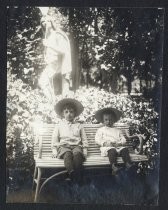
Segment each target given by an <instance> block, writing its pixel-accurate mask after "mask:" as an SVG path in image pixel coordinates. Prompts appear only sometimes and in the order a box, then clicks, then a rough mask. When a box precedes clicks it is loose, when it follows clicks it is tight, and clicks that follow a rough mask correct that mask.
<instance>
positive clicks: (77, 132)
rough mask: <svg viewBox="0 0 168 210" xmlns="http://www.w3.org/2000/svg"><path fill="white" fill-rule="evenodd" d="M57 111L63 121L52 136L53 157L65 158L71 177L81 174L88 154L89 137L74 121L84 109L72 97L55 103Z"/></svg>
mask: <svg viewBox="0 0 168 210" xmlns="http://www.w3.org/2000/svg"><path fill="white" fill-rule="evenodd" d="M55 111H56V113H57V114H58V115H59V116H61V117H62V121H61V122H60V123H59V124H58V125H56V127H55V130H54V132H53V136H52V155H53V158H61V159H64V165H65V168H66V169H67V172H68V174H69V178H70V179H73V178H74V173H75V175H76V178H77V179H78V177H79V176H81V173H80V171H81V169H82V164H83V161H84V159H85V157H86V156H87V147H88V142H87V137H86V134H85V131H84V129H83V127H82V125H81V124H80V123H76V122H74V119H75V117H77V116H78V115H80V114H81V113H82V111H83V106H82V104H81V103H80V102H79V101H77V100H75V99H71V98H65V99H62V100H60V101H59V102H58V103H57V104H56V105H55Z"/></svg>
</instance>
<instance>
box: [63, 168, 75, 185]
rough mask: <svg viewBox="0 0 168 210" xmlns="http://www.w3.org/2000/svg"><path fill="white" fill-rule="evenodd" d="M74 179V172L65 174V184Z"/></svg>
mask: <svg viewBox="0 0 168 210" xmlns="http://www.w3.org/2000/svg"><path fill="white" fill-rule="evenodd" d="M73 179H74V170H72V171H71V172H69V173H67V177H66V178H65V180H66V181H67V182H71V181H73Z"/></svg>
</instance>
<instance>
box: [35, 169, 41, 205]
mask: <svg viewBox="0 0 168 210" xmlns="http://www.w3.org/2000/svg"><path fill="white" fill-rule="evenodd" d="M41 170H42V169H41V168H38V172H37V173H38V175H37V185H36V192H35V198H34V202H37V201H38V193H39V188H40V179H41Z"/></svg>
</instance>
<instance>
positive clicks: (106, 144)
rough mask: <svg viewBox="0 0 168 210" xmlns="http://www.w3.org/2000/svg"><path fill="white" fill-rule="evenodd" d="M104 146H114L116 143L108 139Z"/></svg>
mask: <svg viewBox="0 0 168 210" xmlns="http://www.w3.org/2000/svg"><path fill="white" fill-rule="evenodd" d="M103 146H105V147H113V146H115V144H114V143H112V142H111V141H107V142H104V143H103Z"/></svg>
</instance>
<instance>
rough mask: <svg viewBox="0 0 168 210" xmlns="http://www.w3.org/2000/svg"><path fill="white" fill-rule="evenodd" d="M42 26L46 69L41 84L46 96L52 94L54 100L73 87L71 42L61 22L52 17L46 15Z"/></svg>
mask: <svg viewBox="0 0 168 210" xmlns="http://www.w3.org/2000/svg"><path fill="white" fill-rule="evenodd" d="M41 24H42V28H43V31H44V34H45V38H44V40H43V44H44V46H45V53H44V57H45V63H46V67H45V69H44V71H43V73H42V75H41V77H40V81H39V83H40V85H41V87H42V88H43V89H44V91H45V92H46V95H47V96H49V94H50V97H51V98H52V99H54V96H55V95H59V94H63V95H66V93H67V92H68V91H69V88H70V86H71V85H72V82H71V81H72V80H71V72H72V64H71V48H70V42H69V38H68V36H67V35H66V33H65V32H64V31H63V30H61V26H60V24H59V21H58V20H56V19H53V18H52V17H51V16H50V15H44V16H43V17H42V19H41Z"/></svg>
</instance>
